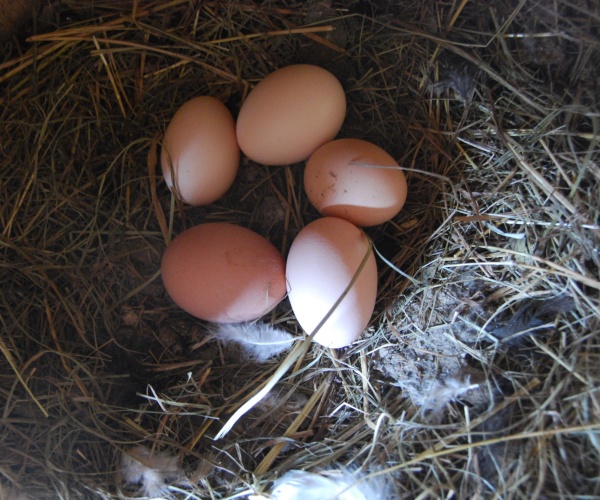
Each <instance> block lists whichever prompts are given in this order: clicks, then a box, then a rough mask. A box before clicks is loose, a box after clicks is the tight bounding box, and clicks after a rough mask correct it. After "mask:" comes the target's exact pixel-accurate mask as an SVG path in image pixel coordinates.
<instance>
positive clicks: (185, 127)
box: [161, 96, 240, 205]
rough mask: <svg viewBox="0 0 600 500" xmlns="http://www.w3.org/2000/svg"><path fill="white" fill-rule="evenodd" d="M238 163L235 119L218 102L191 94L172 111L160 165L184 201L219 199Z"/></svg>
mask: <svg viewBox="0 0 600 500" xmlns="http://www.w3.org/2000/svg"><path fill="white" fill-rule="evenodd" d="M239 163H240V149H239V146H238V144H237V138H236V135H235V120H234V119H233V116H232V115H231V113H230V112H229V110H228V109H227V107H226V106H225V105H224V104H223V103H222V102H221V101H219V100H218V99H216V98H214V97H210V96H201V97H195V98H193V99H191V100H189V101H188V102H186V103H185V104H183V105H182V106H181V107H180V108H179V109H178V110H177V111H176V113H175V114H174V115H173V118H172V119H171V121H170V123H169V125H168V127H167V130H166V132H165V138H164V141H163V145H162V150H161V167H162V172H163V175H164V178H165V181H166V183H167V185H168V186H169V188H170V189H171V190H172V191H175V192H176V193H177V195H178V196H179V197H180V198H181V199H182V200H183V201H184V202H185V203H188V204H190V205H207V204H209V203H212V202H214V201H215V200H217V199H219V198H220V197H221V196H223V195H224V194H225V193H226V192H227V190H228V189H229V188H230V187H231V185H232V184H233V181H234V179H235V176H236V174H237V171H238V167H239ZM173 176H174V178H175V179H174V180H173Z"/></svg>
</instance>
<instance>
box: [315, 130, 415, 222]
mask: <svg viewBox="0 0 600 500" xmlns="http://www.w3.org/2000/svg"><path fill="white" fill-rule="evenodd" d="M304 189H305V191H306V195H307V196H308V199H309V200H310V202H311V203H312V204H313V206H314V207H315V208H316V209H317V210H319V212H321V213H322V214H323V215H327V216H332V217H340V218H342V219H345V220H347V221H349V222H352V223H353V224H355V225H357V226H375V225H377V224H381V223H383V222H386V221H388V220H390V219H391V218H392V217H394V216H395V215H396V214H397V213H398V212H399V211H400V210H401V209H402V207H403V206H404V203H405V201H406V195H407V185H406V177H405V176H404V172H402V170H400V169H399V168H398V163H396V160H394V158H392V157H391V156H390V155H389V154H388V153H387V152H385V151H384V150H383V149H381V148H380V147H379V146H377V145H375V144H373V143H371V142H368V141H363V140H361V139H338V140H336V141H331V142H328V143H327V144H324V145H323V146H321V147H320V148H319V149H317V150H316V151H315V152H314V153H313V154H312V155H311V157H310V158H309V160H308V162H307V163H306V168H305V170H304Z"/></svg>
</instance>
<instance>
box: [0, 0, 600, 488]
mask: <svg viewBox="0 0 600 500" xmlns="http://www.w3.org/2000/svg"><path fill="white" fill-rule="evenodd" d="M36 16H37V17H36V20H35V22H34V24H33V26H35V29H36V33H28V34H27V35H28V37H29V38H28V39H27V40H26V41H25V40H17V39H16V38H13V40H12V41H11V42H10V44H9V45H8V46H7V47H8V49H7V51H6V52H5V54H4V56H3V57H4V58H3V60H2V62H1V64H0V85H1V86H2V87H1V88H2V91H1V94H0V101H1V108H0V113H1V118H0V123H1V124H2V128H1V129H0V130H1V137H2V143H1V150H2V158H3V164H2V176H1V177H0V179H1V183H2V184H1V189H0V194H1V196H2V200H1V202H0V222H1V224H0V225H1V229H2V239H1V240H0V241H1V245H2V250H1V257H0V264H1V267H0V283H1V285H2V287H1V293H0V299H1V306H0V307H1V309H0V311H1V322H2V325H1V327H2V335H1V337H0V340H1V341H0V351H1V355H0V394H1V396H0V397H1V399H2V415H1V416H0V418H1V427H0V429H1V430H0V450H1V453H0V497H3V496H6V497H10V498H19V495H21V496H22V497H23V498H57V497H60V498H63V497H64V498H83V497H85V498H129V497H134V496H135V495H137V494H139V492H140V491H139V488H138V486H139V485H137V486H136V485H135V484H128V483H127V482H126V481H123V480H122V478H121V477H120V470H119V469H120V464H121V460H122V458H123V456H124V452H130V453H131V450H135V449H144V450H149V452H148V453H150V454H152V453H154V454H158V456H159V457H166V458H165V459H164V460H166V462H167V463H168V464H169V471H170V473H172V472H173V470H172V469H173V467H174V466H173V461H172V460H171V458H170V457H174V456H175V457H177V467H179V469H178V471H177V474H172V475H177V478H176V479H173V480H169V478H166V479H165V488H166V490H165V495H167V496H172V497H181V498H232V497H236V498H239V497H244V495H250V494H263V493H264V494H266V492H268V491H269V490H270V488H271V485H272V482H273V481H274V480H275V479H276V478H278V477H280V476H281V475H282V474H283V473H285V472H286V471H288V470H293V469H302V470H306V471H311V472H319V471H320V470H322V469H329V468H331V467H338V466H344V467H349V468H350V469H352V470H354V469H355V468H360V470H361V471H362V473H364V474H367V475H368V476H369V475H370V476H374V475H386V476H387V477H388V478H389V480H390V482H391V484H392V489H393V492H394V493H393V497H394V498H429V497H431V498H442V497H443V498H452V497H455V498H469V497H473V496H476V495H482V496H493V495H498V496H502V497H505V498H535V497H540V496H543V497H547V498H550V497H567V496H575V495H588V496H589V497H592V496H598V495H600V483H598V481H597V467H598V465H597V464H598V463H599V461H600V457H599V454H600V436H599V433H600V396H599V393H598V381H599V379H600V362H599V361H600V358H599V356H600V349H599V338H598V332H599V331H600V322H599V318H600V307H599V300H598V299H599V297H598V293H599V292H598V291H599V290H600V274H599V271H598V270H599V262H600V255H599V254H598V248H599V240H600V238H599V236H600V228H599V226H598V224H599V223H600V220H599V208H600V203H599V202H598V199H599V198H598V192H600V189H599V188H600V167H599V161H598V160H599V152H598V151H599V137H600V136H599V132H598V131H599V129H600V122H599V119H600V118H599V114H598V113H599V106H598V104H599V102H598V95H600V73H599V70H598V65H597V61H598V58H599V56H600V41H599V40H598V37H597V27H598V21H599V20H600V7H599V6H598V5H597V4H596V3H595V2H588V1H586V0H574V1H571V2H567V1H566V0H558V1H556V2H552V3H550V2H516V1H513V0H503V1H501V2H495V3H494V5H493V6H490V5H489V2H484V1H482V0H471V1H469V0H465V1H463V2H460V3H453V2H449V3H445V4H443V3H439V2H437V3H434V2H428V1H421V2H408V1H406V2H389V1H385V2H378V3H375V2H363V1H350V2H347V3H345V4H344V5H343V6H342V5H341V3H339V2H334V3H333V6H332V4H331V3H330V2H307V3H306V4H304V3H302V2H285V1H281V2H264V3H255V2H250V1H248V2H245V1H239V2H238V1H230V2H190V1H184V0H173V1H170V2H150V1H135V2H129V1H127V2H126V1H108V0H107V1H104V2H102V1H94V2H92V1H84V2H68V1H65V2H62V3H60V4H58V3H51V4H50V5H49V6H48V7H46V8H45V9H42V10H41V11H40V12H39V13H37V14H36ZM296 62H310V63H315V64H320V65H323V66H325V67H326V68H328V69H330V70H331V71H332V72H334V73H335V74H336V76H338V78H339V79H340V80H341V81H342V83H343V85H344V87H345V89H346V91H347V96H348V103H349V112H348V117H347V120H346V123H345V125H344V128H343V130H342V132H341V136H347V137H359V138H363V139H367V140H371V141H373V142H375V143H376V144H378V145H379V146H381V147H383V148H384V149H386V150H387V151H388V152H389V153H390V154H391V155H392V156H394V157H395V158H396V159H397V160H398V161H399V163H400V165H402V166H403V168H404V169H405V171H406V174H407V178H408V183H409V186H410V193H409V199H408V202H407V205H406V206H405V208H404V209H403V211H402V212H401V213H400V214H399V216H397V217H396V218H395V219H394V220H393V221H390V222H389V223H387V224H384V225H382V226H380V227H375V228H370V229H368V230H367V233H368V234H369V236H370V237H371V238H372V240H373V242H374V245H375V247H376V249H377V251H378V253H379V254H380V256H381V257H382V259H380V260H379V269H380V281H379V282H380V294H379V298H378V302H377V306H376V314H375V315H374V317H373V320H372V323H371V326H370V328H369V329H368V331H367V332H366V333H365V334H364V335H363V337H362V338H361V339H360V340H359V341H358V342H356V343H355V344H354V345H353V346H351V347H349V348H347V349H343V350H339V351H335V352H334V351H329V350H326V349H323V348H322V347H320V346H318V345H312V346H311V347H310V350H309V351H308V353H307V355H306V357H305V358H304V359H303V361H302V363H301V364H300V365H298V366H296V371H295V373H293V374H292V371H289V372H288V373H287V374H286V375H285V376H284V377H283V378H282V380H281V382H280V383H279V384H278V385H277V386H276V387H275V389H273V391H271V393H270V395H269V397H268V398H266V399H264V400H263V401H262V402H261V403H260V404H259V405H258V406H256V407H255V408H254V409H252V410H251V411H250V412H249V413H247V414H246V415H244V417H242V419H241V420H240V421H239V422H238V423H237V424H236V425H235V426H234V427H233V430H232V431H231V432H230V433H229V434H227V435H226V436H225V437H224V438H223V439H221V440H218V441H215V440H213V437H214V436H215V435H216V434H217V432H218V431H219V430H220V429H221V428H222V426H223V425H224V423H225V422H226V421H227V420H228V418H230V416H231V415H232V414H233V412H234V411H235V410H237V409H238V408H239V407H240V406H241V405H242V404H243V403H244V402H245V401H246V400H247V399H248V398H249V397H251V396H252V394H253V393H255V392H256V391H257V390H258V389H259V388H260V387H261V384H263V383H266V382H267V381H268V379H269V376H270V375H272V374H273V373H274V372H275V371H276V370H277V368H278V366H279V364H280V363H281V359H279V360H278V359H274V360H271V361H268V362H266V363H264V364H262V365H259V364H256V363H253V362H249V361H247V360H244V359H241V358H239V357H236V356H235V353H232V352H230V351H229V350H228V349H225V348H224V347H223V346H221V345H220V344H219V343H218V342H215V341H214V340H211V339H210V337H207V329H208V325H206V324H203V323H202V322H201V321H197V320H194V319H193V318H191V317H189V316H188V315H186V314H185V313H183V312H182V311H180V310H179V309H178V308H177V307H176V306H174V305H173V304H172V302H171V301H170V300H169V298H168V297H167V296H166V294H165V292H164V289H163V287H162V283H161V280H160V276H159V274H158V269H159V263H160V257H161V255H162V252H163V250H164V248H165V245H166V242H167V241H168V240H169V239H170V237H171V236H172V235H173V234H177V233H178V232H180V231H181V230H182V229H184V228H186V227H190V226H191V225H194V224H197V223H200V222H203V221H208V220H213V221H214V220H219V221H227V222H234V223H239V224H242V225H245V226H247V227H250V228H252V229H255V230H257V231H259V232H261V233H262V234H264V235H265V236H267V237H268V238H269V239H270V240H271V241H273V242H274V243H275V244H276V245H277V246H278V247H279V248H280V249H281V250H282V251H283V252H284V253H285V252H286V251H287V249H288V248H289V244H290V242H291V240H292V239H293V237H294V235H295V234H296V232H297V231H298V230H299V228H300V227H302V226H303V225H304V224H306V223H307V222H309V221H310V220H312V219H314V218H315V217H316V216H317V214H316V212H315V211H314V209H312V208H311V207H310V206H309V204H308V202H307V201H306V198H305V196H304V195H303V192H302V184H301V175H299V174H300V172H301V170H300V168H301V167H299V166H292V167H282V168H266V167H263V166H260V165H256V164H253V163H251V162H247V161H245V162H244V163H243V165H242V166H241V169H240V174H239V177H238V179H237V180H236V184H235V185H234V186H233V188H232V189H231V191H230V192H229V193H228V194H227V195H226V196H225V197H224V198H223V199H222V200H219V201H218V202H217V203H215V204H214V205H211V206H208V207H200V208H190V207H183V206H179V205H178V204H177V203H174V202H173V201H172V199H171V195H170V193H169V191H168V189H167V188H166V186H165V184H164V182H163V181H162V179H161V177H160V175H159V173H160V172H159V171H158V172H156V168H157V167H156V164H155V161H154V159H153V154H151V152H152V150H153V149H152V148H153V144H156V141H158V143H160V138H161V134H162V133H163V132H164V129H165V126H166V123H167V122H168V120H169V118H170V117H171V116H172V114H173V112H174V110H175V109H177V107H178V106H179V105H180V104H182V103H183V102H185V101H186V100H187V99H189V98H191V97H193V96H196V95H202V94H210V95H214V96H216V97H218V98H220V99H221V100H223V102H225V103H226V104H227V105H228V106H229V107H230V109H231V110H232V111H233V112H234V113H235V112H236V111H237V110H238V109H239V106H240V103H241V102H242V100H243V98H244V96H245V95H246V94H247V92H248V91H249V90H250V88H251V87H252V85H253V84H255V83H256V82H257V81H259V80H260V79H261V78H262V77H264V76H265V75H266V74H268V73H269V72H270V71H272V70H273V69H275V68H277V67H281V66H284V65H287V64H291V63H296ZM154 154H155V153H154ZM383 259H385V261H384V260H383ZM386 262H387V264H386ZM398 271H400V272H398ZM407 276H408V278H407ZM549 300H551V301H552V302H551V306H547V307H541V306H540V304H543V303H547V302H548V301H549ZM515 315H516V317H517V319H518V321H517V320H514V318H515ZM267 320H269V321H271V322H272V323H273V324H274V325H276V326H277V327H278V328H283V329H285V330H286V331H288V332H289V333H291V334H293V335H301V334H302V332H301V329H300V327H299V326H298V325H297V323H296V322H295V320H294V317H293V314H292V313H291V310H290V308H289V306H288V304H287V302H284V303H282V304H281V305H280V306H279V307H278V308H277V310H276V311H275V312H274V313H273V314H272V315H271V316H270V317H269V318H267ZM523 330H525V332H524V333H523ZM517 340H518V341H517ZM139 446H142V447H145V448H136V447H139ZM144 453H146V451H145V452H144ZM179 473H180V474H179ZM178 474H179V475H178Z"/></svg>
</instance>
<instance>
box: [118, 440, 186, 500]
mask: <svg viewBox="0 0 600 500" xmlns="http://www.w3.org/2000/svg"><path fill="white" fill-rule="evenodd" d="M181 476H182V471H181V469H180V468H179V465H178V460H177V457H176V456H173V455H170V454H168V453H166V452H162V451H154V452H153V451H152V450H151V449H150V448H148V447H147V446H136V447H135V448H132V449H130V450H128V451H127V452H125V453H123V457H122V459H121V477H122V478H123V481H124V482H125V483H127V484H139V485H140V490H141V492H142V493H143V495H144V496H146V497H150V498H157V497H162V496H163V495H164V493H165V490H166V484H167V481H168V480H174V479H178V478H180V477H181Z"/></svg>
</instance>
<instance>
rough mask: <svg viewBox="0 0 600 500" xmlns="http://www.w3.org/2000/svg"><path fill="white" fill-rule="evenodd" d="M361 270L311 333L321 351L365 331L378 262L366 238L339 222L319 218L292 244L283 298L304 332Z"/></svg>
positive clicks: (356, 336) (328, 308) (339, 220)
mask: <svg viewBox="0 0 600 500" xmlns="http://www.w3.org/2000/svg"><path fill="white" fill-rule="evenodd" d="M365 259H366V261H365V264H364V266H363V267H362V269H360V273H359V274H358V276H357V278H356V281H355V282H354V284H353V285H352V287H351V288H350V290H349V291H348V294H347V295H346V296H345V297H344V298H343V300H342V301H341V302H340V304H339V305H338V307H337V308H336V309H335V310H334V311H333V313H332V314H331V316H330V317H329V318H328V319H327V321H326V322H325V323H324V325H323V327H321V329H320V330H319V331H318V333H317V334H316V335H315V337H314V340H315V341H316V342H318V343H319V344H322V345H324V346H326V347H334V348H336V347H345V346H348V345H350V344H351V343H352V342H354V341H355V340H356V339H358V337H359V336H360V335H361V333H362V332H363V331H364V330H365V328H366V327H367V325H368V324H369V321H370V319H371V316H372V314H373V309H374V307H375V300H376V296H377V264H376V262H375V256H374V255H373V250H372V249H371V247H370V245H369V243H368V241H367V238H366V236H365V235H364V234H363V232H362V231H361V230H360V229H358V228H357V227H356V226H354V225H353V224H351V223H350V222H347V221H345V220H342V219H338V218H334V217H323V218H321V219H317V220H316V221H314V222H311V223H310V224H308V225H307V226H306V227H304V228H303V229H302V230H301V231H300V233H299V234H298V236H296V238H295V239H294V241H293V242H292V245H291V247H290V251H289V254H288V258H287V264H286V276H287V281H288V297H289V299H290V303H291V306H292V309H293V311H294V314H295V316H296V319H297V320H298V323H300V326H302V328H303V329H304V331H305V332H306V333H307V334H310V333H312V332H313V330H314V329H315V328H316V327H317V325H318V324H319V323H320V322H321V321H322V320H323V318H325V316H326V315H327V313H328V312H329V311H330V310H331V309H332V307H333V306H334V304H335V303H336V301H337V300H338V299H339V297H340V296H341V295H342V294H343V293H344V290H346V288H347V287H348V285H349V284H350V283H351V281H352V279H353V277H354V275H355V274H356V273H357V272H358V271H359V268H361V263H362V262H363V260H365Z"/></svg>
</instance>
